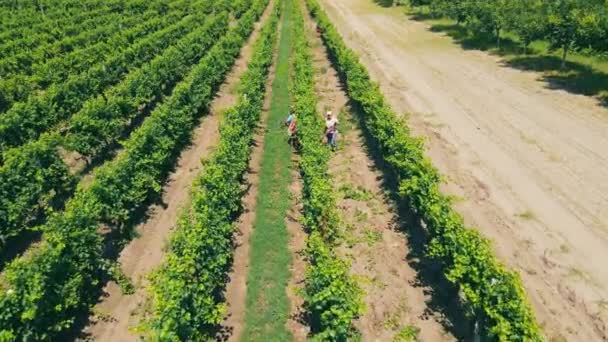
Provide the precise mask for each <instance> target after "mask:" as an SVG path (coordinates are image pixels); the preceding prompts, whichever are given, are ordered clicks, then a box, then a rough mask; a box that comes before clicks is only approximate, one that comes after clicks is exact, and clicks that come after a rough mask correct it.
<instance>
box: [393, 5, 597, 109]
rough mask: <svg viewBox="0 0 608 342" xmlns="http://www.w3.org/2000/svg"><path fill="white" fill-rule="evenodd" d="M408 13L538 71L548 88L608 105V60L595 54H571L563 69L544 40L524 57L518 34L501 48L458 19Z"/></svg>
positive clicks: (423, 11) (424, 11)
mask: <svg viewBox="0 0 608 342" xmlns="http://www.w3.org/2000/svg"><path fill="white" fill-rule="evenodd" d="M405 12H406V14H407V15H408V16H409V17H410V18H412V19H414V20H419V21H424V22H426V23H428V24H430V25H431V31H434V32H443V33H445V34H447V35H448V36H450V37H452V38H453V39H454V41H455V42H456V43H458V44H460V46H462V47H463V48H464V49H474V50H482V51H488V52H490V53H492V54H496V55H500V56H502V57H504V58H505V64H506V65H508V66H510V67H513V68H517V69H522V70H531V71H537V72H540V73H541V74H542V79H543V80H544V81H546V82H547V84H548V87H550V88H558V89H564V90H567V91H569V92H572V93H575V94H583V95H588V96H596V97H597V98H598V99H599V100H600V101H602V102H603V104H604V105H608V60H607V59H606V58H602V57H601V56H596V55H587V54H582V53H577V52H572V53H570V54H569V55H568V58H567V62H566V67H565V68H564V69H562V66H561V50H557V51H551V50H550V49H549V43H548V42H547V41H544V40H537V41H534V42H533V43H532V44H530V46H529V47H528V53H527V54H524V51H523V47H522V44H521V43H520V40H519V38H518V37H517V35H515V34H513V33H511V32H506V33H504V34H503V35H502V38H501V46H500V48H497V46H496V39H495V38H494V37H492V36H490V35H487V34H479V33H474V32H472V31H471V30H469V29H467V28H466V27H465V26H463V25H458V24H457V23H456V21H455V20H452V19H447V18H434V17H433V16H432V15H431V13H430V12H429V9H428V7H409V6H407V7H406V10H405Z"/></svg>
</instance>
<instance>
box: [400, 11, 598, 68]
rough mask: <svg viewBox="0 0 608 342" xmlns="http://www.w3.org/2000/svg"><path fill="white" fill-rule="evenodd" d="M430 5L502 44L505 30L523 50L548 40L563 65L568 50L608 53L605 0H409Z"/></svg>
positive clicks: (436, 13) (438, 12)
mask: <svg viewBox="0 0 608 342" xmlns="http://www.w3.org/2000/svg"><path fill="white" fill-rule="evenodd" d="M410 1H411V4H412V5H414V6H421V5H427V6H430V9H431V11H432V13H433V14H435V15H440V16H447V17H450V18H452V19H454V20H456V21H457V22H458V23H459V24H464V25H466V26H467V27H469V28H470V29H471V30H473V31H475V32H480V33H484V34H489V35H493V36H494V37H495V38H496V44H497V46H498V47H500V40H501V38H502V35H503V34H504V32H505V31H509V32H512V33H515V34H516V35H517V36H518V37H519V39H520V41H521V43H522V45H523V49H524V52H525V53H526V52H527V50H528V46H529V45H530V43H531V42H532V41H534V40H538V39H545V40H547V41H548V42H549V43H550V48H551V49H553V50H558V49H559V50H561V52H562V67H563V66H564V63H565V61H566V58H567V56H568V53H570V52H571V51H573V50H585V51H586V52H591V53H602V54H605V53H607V52H608V1H606V0H410Z"/></svg>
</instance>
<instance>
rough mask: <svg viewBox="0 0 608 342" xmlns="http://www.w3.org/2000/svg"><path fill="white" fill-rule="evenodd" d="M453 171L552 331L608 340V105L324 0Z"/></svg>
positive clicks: (377, 15)
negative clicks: (602, 104)
mask: <svg viewBox="0 0 608 342" xmlns="http://www.w3.org/2000/svg"><path fill="white" fill-rule="evenodd" d="M321 3H322V4H323V7H324V8H325V9H326V11H327V13H328V15H329V16H330V17H331V18H332V19H333V20H335V22H336V24H337V27H338V29H339V30H340V32H341V34H342V35H343V37H344V38H345V40H346V41H347V43H348V45H349V46H350V47H351V48H353V49H355V51H357V52H359V54H360V56H361V58H362V62H363V63H364V64H365V65H366V66H367V67H368V68H369V70H370V72H371V74H372V76H373V77H374V78H375V79H376V80H378V81H379V82H380V85H381V88H382V90H383V92H384V93H385V94H386V95H387V97H388V99H389V101H390V103H391V104H392V105H393V106H394V108H395V109H397V110H398V111H402V112H405V111H406V110H407V111H413V114H412V116H411V117H410V123H411V125H412V128H413V131H414V132H415V133H416V134H421V135H424V136H427V137H429V139H427V150H428V153H429V156H430V157H431V159H432V160H433V162H434V164H435V165H436V166H437V167H438V168H439V169H440V171H441V172H442V173H443V174H444V175H445V176H446V177H448V179H447V183H446V184H445V185H444V186H443V188H444V190H445V191H446V192H448V193H451V194H455V195H457V196H459V197H462V198H465V200H464V201H459V202H458V203H457V208H458V210H459V211H460V212H461V213H462V214H463V215H464V216H465V220H466V222H467V223H468V224H472V225H474V226H475V227H477V228H478V229H479V230H480V231H481V232H482V233H483V234H484V235H485V236H487V237H489V238H491V239H493V240H494V241H496V243H495V244H494V245H495V250H496V251H497V254H498V255H499V256H500V258H501V259H502V260H504V261H505V262H506V263H507V264H508V265H509V266H511V267H513V268H515V269H517V270H519V271H520V273H521V275H522V278H523V281H524V286H525V287H526V289H527V293H528V295H529V297H530V299H531V302H532V304H533V306H534V308H535V311H536V314H537V317H538V318H539V322H540V323H541V325H543V330H544V331H545V333H546V335H547V337H548V338H555V339H560V338H562V339H563V338H565V339H567V340H572V341H579V340H608V337H607V333H608V331H607V329H608V328H607V326H606V322H607V321H608V313H607V312H606V310H605V309H604V307H605V305H606V303H607V302H608V289H606V286H605V285H604V284H606V283H608V271H607V270H608V269H607V268H606V267H605V265H604V260H606V259H607V258H608V248H607V247H608V233H607V231H608V227H607V224H608V211H607V210H606V208H608V182H606V181H605V180H606V179H608V168H607V167H606V166H608V150H606V149H605V148H602V146H608V140H607V137H608V134H606V133H607V132H608V115H606V114H608V113H607V112H606V110H605V108H602V107H600V106H598V105H597V101H596V100H595V99H591V98H588V97H585V96H579V95H573V94H570V93H567V92H565V91H560V90H553V89H547V85H546V84H545V83H543V82H541V81H539V80H538V79H539V78H540V76H539V74H536V73H530V72H521V71H519V70H516V69H512V68H508V67H505V66H504V65H502V63H501V62H502V61H501V60H500V59H498V58H496V57H494V56H488V55H487V54H486V53H483V52H479V51H463V50H462V49H460V48H459V47H457V46H454V44H453V43H451V42H450V40H449V38H446V37H441V36H440V35H438V34H435V33H431V32H428V27H427V26H426V25H425V24H423V23H419V22H413V21H410V20H407V19H406V18H405V17H404V16H403V14H402V13H399V10H397V9H381V8H379V7H378V6H376V5H374V4H373V2H372V1H370V0H347V1H342V2H333V1H326V0H322V1H321Z"/></svg>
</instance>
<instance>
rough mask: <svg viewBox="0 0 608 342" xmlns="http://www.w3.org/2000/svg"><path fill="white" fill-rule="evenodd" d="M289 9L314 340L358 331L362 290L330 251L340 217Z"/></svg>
mask: <svg viewBox="0 0 608 342" xmlns="http://www.w3.org/2000/svg"><path fill="white" fill-rule="evenodd" d="M294 12H295V13H294V15H293V18H294V27H293V30H294V37H295V41H294V49H293V51H294V55H293V70H292V72H293V82H292V85H291V93H292V99H293V108H294V112H295V113H296V116H297V120H298V139H299V142H300V146H301V148H300V155H301V158H300V161H299V168H300V174H301V175H302V180H303V183H304V186H303V191H302V197H303V204H304V209H303V210H304V221H303V223H304V226H305V227H306V229H308V230H309V232H310V237H309V239H308V242H307V259H308V262H309V266H308V268H307V271H306V278H305V285H304V291H303V295H304V301H305V303H304V307H305V309H306V311H307V312H308V314H309V315H310V320H311V322H310V324H311V330H312V333H313V339H315V340H322V341H326V340H330V341H345V340H347V339H350V338H354V337H355V336H356V335H357V334H358V333H357V331H356V330H355V328H354V327H353V319H355V318H357V317H358V316H359V315H360V314H361V313H362V310H363V302H362V291H361V289H360V288H359V286H358V284H357V283H356V282H355V280H354V279H353V278H352V277H351V276H350V275H349V270H350V265H349V264H348V263H347V262H345V261H344V260H341V259H340V257H339V256H338V255H337V254H336V253H335V252H334V250H333V247H334V246H335V245H336V244H337V242H338V240H339V234H340V232H339V229H338V228H339V225H340V220H339V216H338V212H337V210H336V199H335V197H334V193H335V192H334V189H333V187H332V184H331V176H330V175H329V173H328V161H329V158H330V150H329V149H328V148H327V147H326V146H324V144H323V143H322V142H321V140H320V138H321V136H322V132H323V130H324V127H325V125H324V121H323V118H322V116H320V115H319V113H317V111H316V108H317V94H316V93H315V88H314V73H315V71H314V68H313V63H312V55H311V51H310V46H309V43H308V40H307V34H306V31H305V27H304V18H303V16H302V11H301V7H300V6H294Z"/></svg>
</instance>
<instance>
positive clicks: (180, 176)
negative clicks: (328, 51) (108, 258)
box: [84, 4, 272, 341]
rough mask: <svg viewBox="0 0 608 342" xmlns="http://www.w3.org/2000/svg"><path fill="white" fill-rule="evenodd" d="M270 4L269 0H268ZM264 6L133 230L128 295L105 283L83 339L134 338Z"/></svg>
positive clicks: (126, 264) (125, 255)
mask: <svg viewBox="0 0 608 342" xmlns="http://www.w3.org/2000/svg"><path fill="white" fill-rule="evenodd" d="M271 5H272V4H271ZM271 9H272V6H268V7H267V8H266V10H265V12H264V14H263V15H262V17H261V19H260V21H259V22H258V23H256V26H255V29H254V31H253V33H252V35H251V36H250V37H249V39H248V41H247V42H246V44H245V45H244V46H243V48H242V49H241V54H240V57H239V58H238V59H237V60H236V62H235V65H234V66H233V68H232V70H231V72H230V73H229V74H228V76H227V78H226V80H225V82H224V84H222V86H221V88H220V90H219V92H218V93H217V95H216V98H215V99H214V100H213V102H212V103H211V105H210V110H209V113H208V115H206V116H203V117H202V119H201V123H200V125H199V126H198V127H197V128H196V130H195V131H194V134H193V139H192V143H191V145H190V146H189V147H188V148H187V149H186V150H184V151H183V152H182V154H181V156H180V158H179V161H178V164H177V166H176V168H175V170H174V171H173V173H172V174H171V176H170V177H169V179H168V182H167V183H166V184H165V186H164V188H163V197H162V203H161V204H156V205H153V206H151V207H150V208H149V209H148V212H147V217H148V219H147V220H146V221H144V222H143V223H141V224H140V225H138V226H137V227H136V228H135V231H136V234H137V238H135V239H134V240H132V241H131V242H130V243H129V244H128V245H127V246H125V248H124V249H123V250H122V252H121V254H120V257H119V259H118V261H119V262H120V264H121V265H122V270H123V272H124V274H125V275H126V276H127V277H129V278H130V279H131V281H132V282H133V285H134V287H135V293H134V294H132V295H125V294H123V292H122V290H121V288H120V287H119V286H118V284H116V283H115V282H114V281H110V282H108V284H106V286H105V287H104V289H103V296H102V298H101V300H100V302H99V303H98V304H97V305H96V306H95V308H94V309H93V311H94V312H95V315H94V317H91V318H90V323H89V326H88V327H86V328H85V329H84V334H85V335H86V337H87V338H92V339H94V340H98V341H137V340H138V339H139V338H138V337H137V336H136V335H134V334H132V333H131V332H130V330H132V329H133V328H134V327H135V326H136V325H137V324H138V323H139V318H140V317H141V313H142V310H144V309H145V307H144V305H145V287H146V284H147V279H146V276H147V275H148V273H149V272H150V271H152V270H153V269H154V268H156V267H157V266H159V265H160V263H161V261H162V257H163V255H164V246H165V244H166V242H167V240H168V237H169V235H170V234H171V229H172V228H173V226H174V225H175V223H176V220H177V217H178V215H179V213H180V210H181V208H183V207H184V206H185V205H186V204H187V201H188V198H189V191H188V189H189V188H190V186H191V184H192V182H193V181H194V180H195V178H196V176H197V175H199V174H200V172H201V168H202V164H201V159H204V158H205V157H206V156H208V155H209V154H210V153H211V152H212V151H213V149H214V148H215V146H216V145H217V143H218V140H219V131H218V127H219V121H220V120H221V115H222V112H223V111H224V110H226V109H227V108H229V107H231V106H233V105H235V104H236V100H237V96H236V93H235V89H236V87H237V85H238V84H239V81H240V78H241V75H242V74H243V73H244V72H245V71H246V70H247V62H248V61H249V59H250V57H251V54H252V53H253V51H252V45H253V43H254V42H255V40H256V38H257V37H258V36H259V32H260V27H261V26H262V25H263V23H264V22H265V21H266V19H267V18H268V16H269V15H270V13H271Z"/></svg>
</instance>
